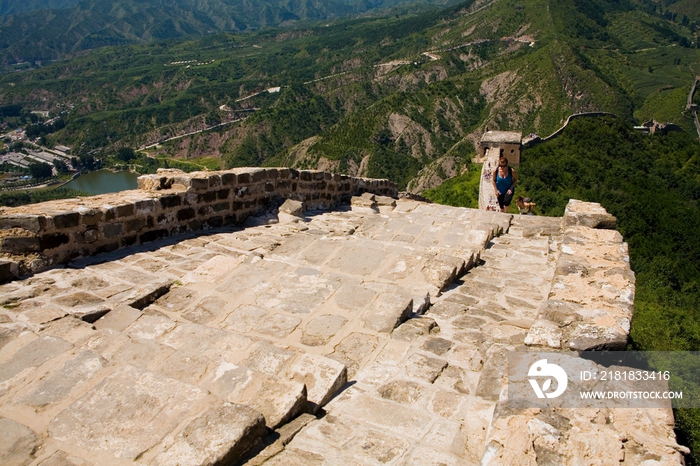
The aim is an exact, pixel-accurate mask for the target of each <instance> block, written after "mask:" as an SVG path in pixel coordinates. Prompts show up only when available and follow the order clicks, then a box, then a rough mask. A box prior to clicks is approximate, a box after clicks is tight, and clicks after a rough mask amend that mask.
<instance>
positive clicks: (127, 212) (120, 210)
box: [114, 204, 134, 218]
mask: <svg viewBox="0 0 700 466" xmlns="http://www.w3.org/2000/svg"><path fill="white" fill-rule="evenodd" d="M114 213H115V216H116V218H124V217H131V216H132V215H134V204H124V205H120V206H117V207H115V208H114Z"/></svg>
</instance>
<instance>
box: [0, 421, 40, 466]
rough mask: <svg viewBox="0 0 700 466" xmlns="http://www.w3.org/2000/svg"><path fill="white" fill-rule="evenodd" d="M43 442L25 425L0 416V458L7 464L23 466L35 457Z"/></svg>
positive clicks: (8, 465)
mask: <svg viewBox="0 0 700 466" xmlns="http://www.w3.org/2000/svg"><path fill="white" fill-rule="evenodd" d="M42 443H43V442H42V441H41V438H40V437H39V436H38V435H37V434H36V433H34V431H32V430H31V429H30V428H28V427H27V426H25V425H23V424H20V423H19V422H16V421H13V420H11V419H5V418H0V460H1V461H2V464H3V465H7V466H24V465H28V464H30V463H32V462H33V461H34V459H35V454H36V450H37V449H38V448H39V447H40V446H41V444H42Z"/></svg>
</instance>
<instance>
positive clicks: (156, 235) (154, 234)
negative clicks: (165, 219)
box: [139, 229, 170, 243]
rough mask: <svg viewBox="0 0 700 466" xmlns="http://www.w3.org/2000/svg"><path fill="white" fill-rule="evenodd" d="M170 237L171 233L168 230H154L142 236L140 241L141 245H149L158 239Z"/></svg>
mask: <svg viewBox="0 0 700 466" xmlns="http://www.w3.org/2000/svg"><path fill="white" fill-rule="evenodd" d="M168 236H170V233H169V232H168V230H165V229H160V230H153V231H148V232H146V233H143V234H142V235H140V236H139V241H140V242H141V243H149V242H151V241H155V240H158V239H162V238H167V237H168Z"/></svg>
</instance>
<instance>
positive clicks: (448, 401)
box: [428, 390, 464, 419]
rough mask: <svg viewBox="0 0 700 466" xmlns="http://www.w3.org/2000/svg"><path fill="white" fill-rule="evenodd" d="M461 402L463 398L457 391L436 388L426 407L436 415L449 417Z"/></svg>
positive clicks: (452, 415)
mask: <svg viewBox="0 0 700 466" xmlns="http://www.w3.org/2000/svg"><path fill="white" fill-rule="evenodd" d="M463 402H464V398H463V397H462V396H461V395H459V394H457V393H454V392H451V391H447V390H436V391H435V394H434V395H433V398H432V399H431V400H430V403H429V404H428V408H429V409H430V411H431V412H433V413H435V414H437V415H438V416H442V417H444V418H446V419H450V418H452V417H454V416H455V414H456V413H457V411H458V409H459V407H460V405H461V404H462V403H463Z"/></svg>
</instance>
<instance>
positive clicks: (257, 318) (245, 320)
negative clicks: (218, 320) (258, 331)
mask: <svg viewBox="0 0 700 466" xmlns="http://www.w3.org/2000/svg"><path fill="white" fill-rule="evenodd" d="M266 315H267V311H266V310H264V309H262V308H260V307H258V306H251V305H248V304H246V305H243V306H240V307H238V308H236V309H234V310H233V312H232V313H231V314H229V316H228V317H227V318H226V320H225V321H224V322H223V327H224V328H225V329H227V330H232V331H236V332H242V333H246V332H250V331H251V330H253V329H254V328H255V327H256V326H257V325H258V324H259V323H260V322H262V320H263V319H264V318H265V316H266Z"/></svg>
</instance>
